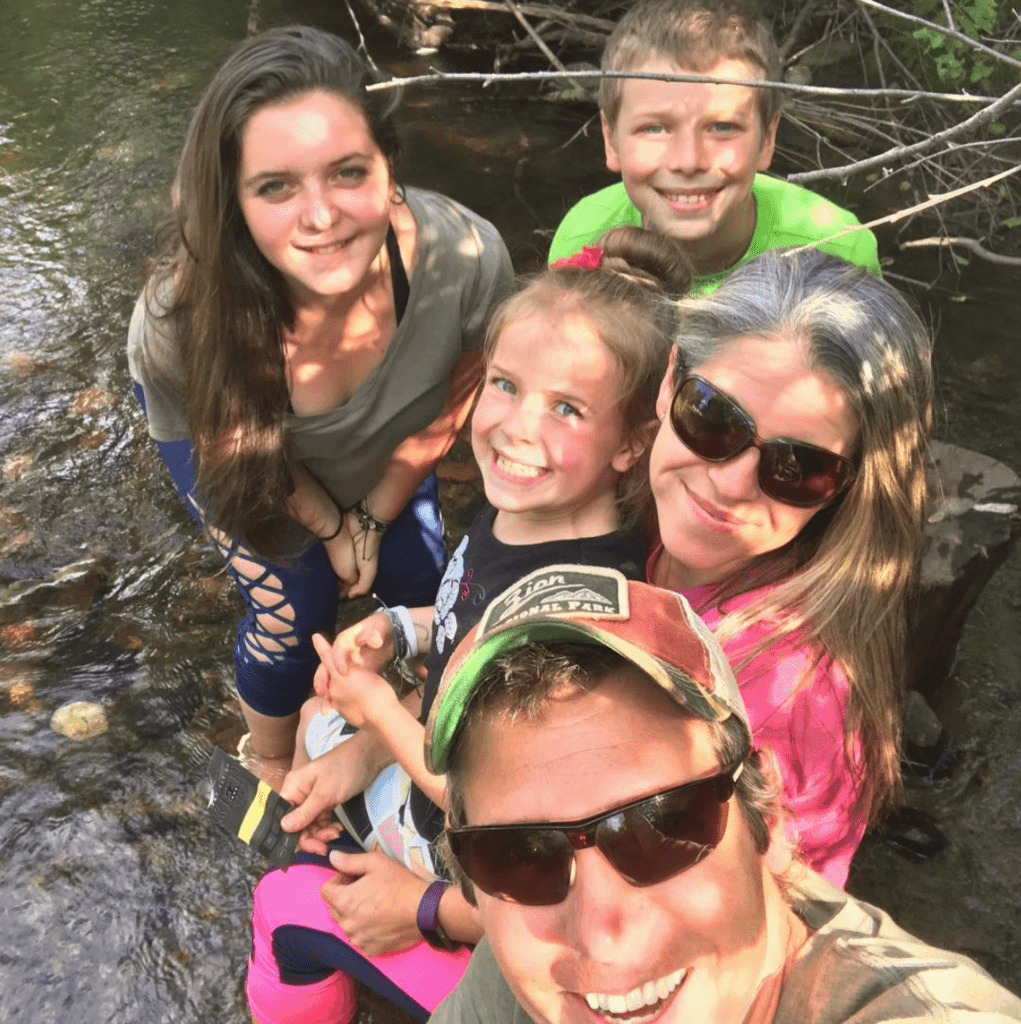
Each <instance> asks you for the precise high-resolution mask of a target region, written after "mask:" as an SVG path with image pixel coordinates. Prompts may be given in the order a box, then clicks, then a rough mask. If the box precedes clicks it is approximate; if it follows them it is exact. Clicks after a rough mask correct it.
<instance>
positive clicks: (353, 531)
mask: <svg viewBox="0 0 1021 1024" xmlns="http://www.w3.org/2000/svg"><path fill="white" fill-rule="evenodd" d="M344 520H345V527H346V529H347V530H348V531H349V535H350V537H351V547H352V551H353V553H354V579H353V580H352V581H351V584H350V585H349V586H348V588H347V591H346V592H344V591H341V593H342V595H343V596H344V597H361V596H362V595H363V594H368V593H369V592H370V591H371V590H372V584H373V581H374V580H375V579H376V570H377V569H378V568H379V545H380V543H381V542H382V540H383V534H382V533H381V532H380V531H379V530H366V529H365V528H364V527H363V526H362V525H361V524H360V523H359V521H358V514H357V513H356V512H355V511H354V509H351V510H350V511H348V512H345V513H344ZM337 575H338V576H340V573H337Z"/></svg>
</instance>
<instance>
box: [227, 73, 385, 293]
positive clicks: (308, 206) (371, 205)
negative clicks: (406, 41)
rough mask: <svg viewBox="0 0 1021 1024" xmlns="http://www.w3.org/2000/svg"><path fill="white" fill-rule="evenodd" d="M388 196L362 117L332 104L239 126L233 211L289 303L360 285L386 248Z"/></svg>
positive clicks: (303, 104)
mask: <svg viewBox="0 0 1021 1024" xmlns="http://www.w3.org/2000/svg"><path fill="white" fill-rule="evenodd" d="M392 192H393V182H392V179H391V175H390V167H389V164H388V163H387V160H386V157H385V156H384V155H383V154H382V152H381V151H380V149H379V146H377V145H376V142H375V140H374V139H373V137H372V133H371V132H370V131H369V127H368V124H367V123H366V121H365V118H364V116H363V115H362V114H361V112H360V111H358V110H357V109H356V108H355V107H354V106H352V105H351V104H350V103H349V102H347V101H346V100H344V99H341V98H340V97H339V96H336V95H334V94H332V93H324V92H312V93H307V94H305V95H303V96H299V97H298V98H296V99H289V100H285V101H283V102H281V103H271V104H268V105H267V106H264V107H261V108H260V109H259V110H257V111H256V112H255V113H254V114H253V115H252V116H251V117H250V118H249V120H248V122H247V124H246V125H245V127H244V130H243V132H242V136H241V164H240V168H239V171H238V201H239V203H240V206H241V212H242V214H243V215H244V218H245V222H246V223H247V225H248V229H249V231H250V232H251V235H252V238H253V239H254V241H255V244H256V246H257V247H258V249H259V251H260V252H261V253H262V254H263V256H265V257H266V259H267V260H269V262H270V263H271V264H272V265H273V266H274V267H276V268H277V270H279V271H280V273H281V274H283V275H284V278H285V280H286V281H287V284H288V286H289V287H290V289H291V292H292V295H293V296H294V298H295V299H296V301H297V302H298V303H299V304H300V303H304V302H312V301H315V300H316V299H322V298H331V297H334V296H337V295H342V294H347V293H357V292H358V291H359V289H360V288H362V287H363V286H364V285H365V283H366V281H367V279H368V276H369V269H370V267H371V266H372V264H373V261H374V260H375V259H376V258H377V257H378V255H379V252H380V249H381V248H382V247H383V243H384V241H385V240H386V233H387V229H388V228H389V225H390V204H391V196H392Z"/></svg>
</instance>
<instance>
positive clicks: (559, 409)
mask: <svg viewBox="0 0 1021 1024" xmlns="http://www.w3.org/2000/svg"><path fill="white" fill-rule="evenodd" d="M553 411H554V412H555V413H556V414H557V415H558V416H580V415H581V413H580V412H579V411H578V410H577V409H575V407H574V406H573V405H571V403H570V402H557V404H556V405H554V406H553Z"/></svg>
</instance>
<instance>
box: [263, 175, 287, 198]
mask: <svg viewBox="0 0 1021 1024" xmlns="http://www.w3.org/2000/svg"><path fill="white" fill-rule="evenodd" d="M286 193H287V182H286V181H284V180H283V178H272V179H270V180H269V181H264V182H263V183H262V184H261V185H260V186H259V189H258V192H257V195H259V196H261V197H262V198H263V199H279V198H280V197H281V196H283V195H285V194H286Z"/></svg>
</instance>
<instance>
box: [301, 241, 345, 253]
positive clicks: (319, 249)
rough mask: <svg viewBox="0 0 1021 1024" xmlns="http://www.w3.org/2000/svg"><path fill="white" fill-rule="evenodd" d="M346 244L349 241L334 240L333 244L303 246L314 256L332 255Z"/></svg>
mask: <svg viewBox="0 0 1021 1024" xmlns="http://www.w3.org/2000/svg"><path fill="white" fill-rule="evenodd" d="M345 245H347V242H334V243H333V244H332V245H304V246H301V248H303V249H304V250H305V252H310V253H312V254H313V255H314V256H332V255H333V254H334V253H335V252H340V250H341V249H343V248H344V246H345Z"/></svg>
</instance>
